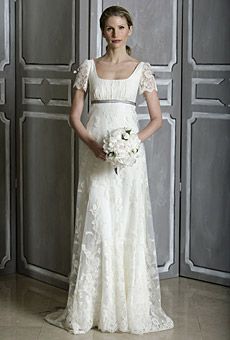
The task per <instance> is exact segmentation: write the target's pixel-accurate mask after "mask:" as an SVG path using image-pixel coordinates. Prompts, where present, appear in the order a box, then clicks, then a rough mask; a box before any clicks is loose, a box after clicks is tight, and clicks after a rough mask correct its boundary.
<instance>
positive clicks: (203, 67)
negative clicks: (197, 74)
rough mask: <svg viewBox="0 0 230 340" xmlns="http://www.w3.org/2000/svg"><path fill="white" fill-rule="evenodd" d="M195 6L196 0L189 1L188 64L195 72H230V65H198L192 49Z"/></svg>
mask: <svg viewBox="0 0 230 340" xmlns="http://www.w3.org/2000/svg"><path fill="white" fill-rule="evenodd" d="M193 4H194V0H188V62H189V63H190V64H191V65H192V67H193V70H202V71H206V70H208V71H229V70H230V65H221V64H220V65H217V64H212V65H206V64H197V63H196V60H195V59H194V58H193V54H192V49H193V45H192V44H193Z"/></svg>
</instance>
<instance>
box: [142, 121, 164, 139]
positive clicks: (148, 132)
mask: <svg viewBox="0 0 230 340" xmlns="http://www.w3.org/2000/svg"><path fill="white" fill-rule="evenodd" d="M161 127H162V120H161V119H157V118H156V119H152V120H150V122H149V123H148V124H147V125H146V126H145V127H144V129H142V130H140V131H139V132H138V137H139V139H140V140H141V141H142V142H143V141H144V140H146V139H147V138H149V137H150V136H152V135H153V133H154V132H155V131H157V130H158V129H160V128H161Z"/></svg>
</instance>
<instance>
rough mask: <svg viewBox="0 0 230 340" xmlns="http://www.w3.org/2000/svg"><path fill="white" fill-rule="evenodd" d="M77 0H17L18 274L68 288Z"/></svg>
mask: <svg viewBox="0 0 230 340" xmlns="http://www.w3.org/2000/svg"><path fill="white" fill-rule="evenodd" d="M78 18H79V9H78V2H75V1H74V0H72V1H67V2H66V1H65V0H53V1H48V2H47V1H44V0H32V1H31V0H23V1H22V0H18V1H17V25H18V26H17V56H16V71H17V78H16V79H17V82H16V86H17V103H16V107H17V110H16V119H17V146H18V148H17V155H18V158H17V164H18V186H19V188H18V200H17V206H18V211H17V212H18V254H17V256H18V271H19V272H20V273H24V274H26V275H29V276H32V277H34V278H37V279H40V280H42V281H46V282H49V283H52V284H55V285H58V286H60V287H67V281H68V280H67V279H68V278H67V276H68V273H69V271H70V261H71V245H72V239H73V232H74V208H75V199H76V197H75V187H76V181H77V145H76V140H75V134H74V131H73V130H72V129H71V128H70V126H69V124H68V113H69V109H70V105H71V98H72V80H73V78H74V74H73V72H72V71H73V69H74V68H76V65H77V64H78V53H77V52H76V51H78V49H79V46H78V43H79V41H78V39H76V37H77V35H78Z"/></svg>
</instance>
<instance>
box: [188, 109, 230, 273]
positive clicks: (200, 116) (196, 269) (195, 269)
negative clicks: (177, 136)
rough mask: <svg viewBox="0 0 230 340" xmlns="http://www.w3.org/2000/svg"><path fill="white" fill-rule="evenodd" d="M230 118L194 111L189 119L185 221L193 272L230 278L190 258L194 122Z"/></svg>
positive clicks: (228, 115)
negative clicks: (198, 264)
mask: <svg viewBox="0 0 230 340" xmlns="http://www.w3.org/2000/svg"><path fill="white" fill-rule="evenodd" d="M197 118H198V119H230V114H227V113H209V112H193V113H192V116H191V117H190V118H189V119H188V120H187V155H186V156H187V157H186V174H187V178H186V212H185V216H186V222H185V263H187V265H188V266H189V268H190V270H191V271H192V272H197V273H202V274H206V275H214V276H216V277H220V278H230V273H228V272H222V271H217V270H213V269H208V268H204V267H200V266H196V265H195V263H193V261H192V260H191V258H190V229H191V228H190V213H191V206H190V196H191V168H190V163H191V150H192V123H193V122H195V121H196V119H197Z"/></svg>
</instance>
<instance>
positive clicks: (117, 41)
mask: <svg viewBox="0 0 230 340" xmlns="http://www.w3.org/2000/svg"><path fill="white" fill-rule="evenodd" d="M119 42H121V40H118V39H116V40H112V43H119Z"/></svg>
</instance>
